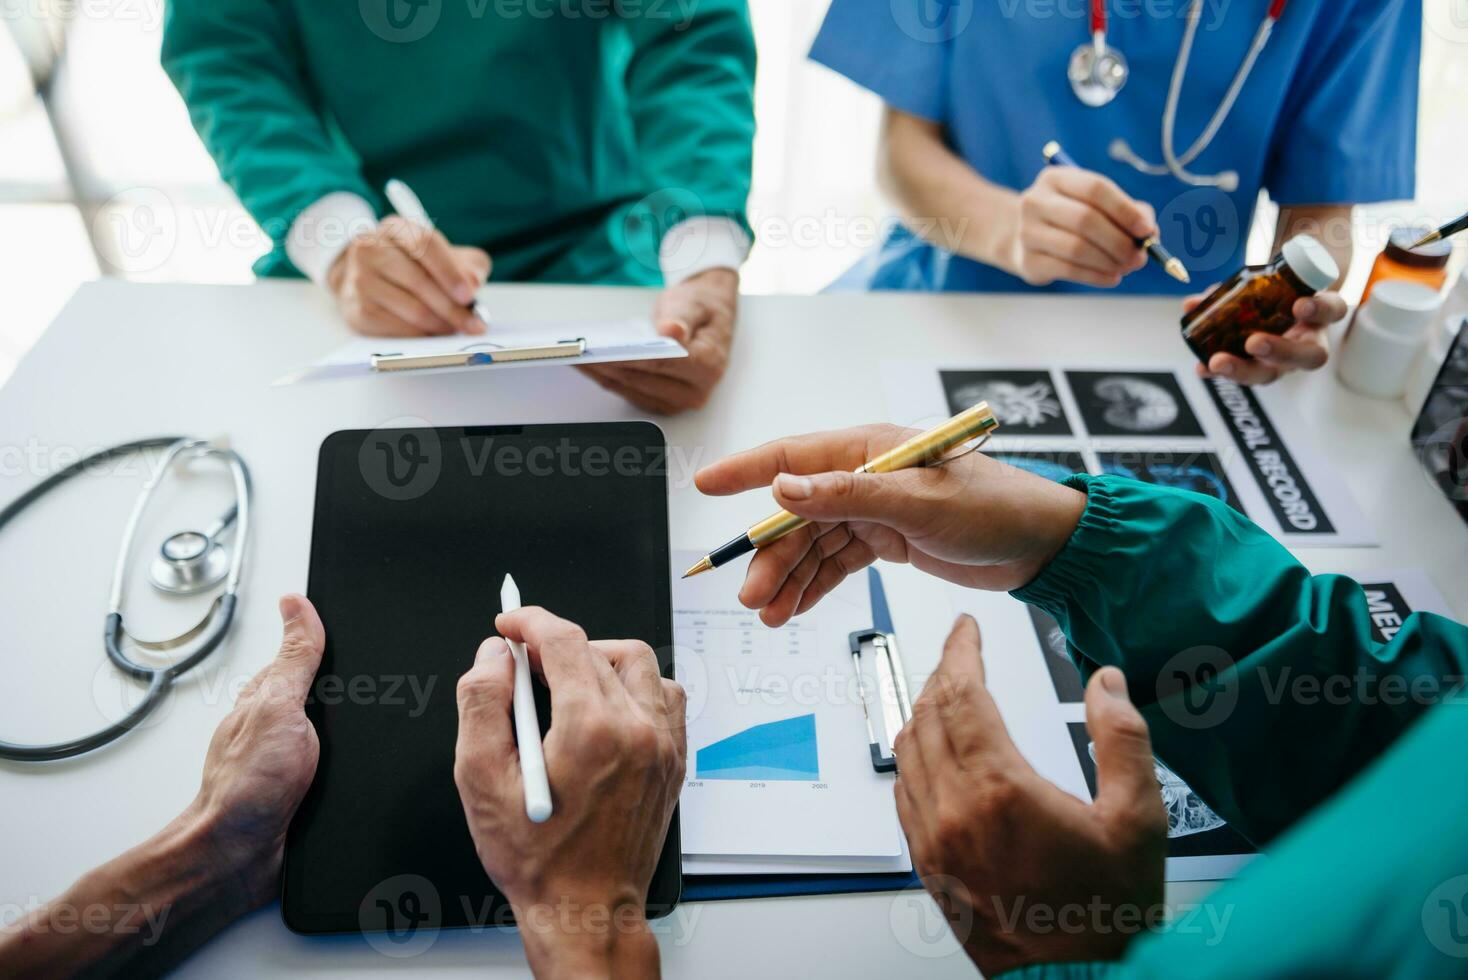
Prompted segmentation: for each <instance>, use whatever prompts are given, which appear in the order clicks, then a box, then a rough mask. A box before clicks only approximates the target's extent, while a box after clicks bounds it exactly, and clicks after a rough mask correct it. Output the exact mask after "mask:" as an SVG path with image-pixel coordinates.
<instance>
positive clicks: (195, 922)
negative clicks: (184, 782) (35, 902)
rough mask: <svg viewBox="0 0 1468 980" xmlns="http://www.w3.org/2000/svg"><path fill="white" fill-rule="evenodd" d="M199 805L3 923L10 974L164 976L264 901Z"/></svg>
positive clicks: (2, 954) (1, 951)
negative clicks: (228, 868)
mask: <svg viewBox="0 0 1468 980" xmlns="http://www.w3.org/2000/svg"><path fill="white" fill-rule="evenodd" d="M212 827H213V825H212V823H211V821H210V819H209V818H208V817H206V816H205V815H203V814H202V813H201V812H200V811H199V810H198V809H197V808H194V807H191V808H190V810H189V811H187V812H186V813H184V814H183V815H181V816H180V817H178V818H177V819H176V820H174V821H173V822H172V823H170V824H169V825H168V826H167V827H165V828H164V829H163V830H162V831H161V832H159V833H158V834H157V835H155V836H154V837H153V838H151V839H150V840H148V841H146V842H144V843H142V844H140V845H138V846H137V847H135V848H133V849H132V850H130V851H127V852H126V853H124V854H122V855H121V856H119V857H117V858H115V859H114V860H112V861H109V862H108V863H107V864H104V865H102V866H101V867H99V868H96V869H95V870H93V871H89V872H88V873H87V874H85V875H83V876H82V877H81V878H80V879H78V881H77V882H76V884H74V885H72V886H71V888H69V889H67V891H66V892H65V893H64V894H63V895H61V896H60V897H58V898H56V899H54V900H52V901H50V902H47V903H46V904H45V905H43V906H41V907H40V908H38V909H35V910H33V911H31V912H30V913H28V914H27V915H26V916H24V917H23V918H21V919H20V920H18V921H17V922H15V923H14V924H12V925H10V926H7V927H5V929H4V930H3V931H0V963H3V964H4V970H3V972H4V973H5V975H6V976H15V977H49V976H71V975H75V974H78V973H87V974H89V975H92V976H123V975H126V976H157V975H160V974H163V973H165V972H167V971H168V970H170V969H172V968H173V967H174V966H176V965H177V964H178V963H180V962H182V961H183V959H184V958H185V957H187V956H188V955H189V954H190V953H191V952H193V951H194V950H195V949H197V948H198V947H199V946H200V945H202V944H203V943H204V942H205V941H207V940H208V939H209V938H210V937H211V936H213V935H214V934H215V933H217V932H219V931H220V930H221V929H223V928H224V927H225V926H227V925H228V924H229V923H231V922H233V921H234V920H235V919H237V918H238V917H239V916H241V915H243V914H244V913H245V912H247V911H249V909H250V908H251V907H252V906H253V905H255V904H258V902H259V901H260V899H261V896H260V895H258V894H256V893H254V892H253V890H251V889H249V888H246V887H244V886H242V885H241V884H239V879H237V878H236V877H235V876H234V875H233V874H231V873H227V872H225V871H224V869H223V868H222V867H221V864H220V862H219V861H218V860H217V859H216V857H215V852H214V851H213V849H212V845H211V839H212V838H211V834H212Z"/></svg>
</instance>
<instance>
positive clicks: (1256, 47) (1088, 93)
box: [1066, 0, 1286, 192]
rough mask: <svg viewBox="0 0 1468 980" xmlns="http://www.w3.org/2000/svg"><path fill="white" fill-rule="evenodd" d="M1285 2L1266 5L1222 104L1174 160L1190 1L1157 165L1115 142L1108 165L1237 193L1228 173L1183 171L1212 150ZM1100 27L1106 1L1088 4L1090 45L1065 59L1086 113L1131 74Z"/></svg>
mask: <svg viewBox="0 0 1468 980" xmlns="http://www.w3.org/2000/svg"><path fill="white" fill-rule="evenodd" d="M1285 2H1286V0H1270V4H1269V9H1268V11H1267V12H1266V13H1265V15H1264V20H1263V21H1262V22H1261V23H1260V24H1259V30H1258V31H1256V32H1255V34H1254V40H1253V42H1252V43H1251V44H1250V45H1249V51H1248V53H1247V54H1245V55H1244V60H1243V62H1242V63H1241V64H1240V65H1239V70H1238V71H1237V72H1235V73H1234V80H1233V82H1232V83H1231V84H1230V85H1229V87H1228V91H1227V92H1226V93H1224V96H1223V101H1221V102H1220V103H1219V104H1218V109H1217V110H1216V111H1215V112H1214V113H1213V118H1211V119H1210V120H1209V121H1208V125H1207V126H1205V127H1204V128H1203V132H1202V133H1201V134H1200V135H1199V136H1198V138H1197V139H1196V140H1194V141H1193V145H1192V146H1190V147H1188V149H1187V151H1186V152H1184V153H1182V154H1181V155H1179V154H1178V153H1177V152H1176V151H1175V144H1174V138H1175V132H1174V131H1175V129H1176V127H1177V105H1178V100H1179V99H1181V98H1182V89H1183V78H1184V77H1185V76H1186V75H1187V73H1188V59H1189V58H1191V57H1192V53H1193V40H1194V38H1195V37H1196V36H1197V33H1198V20H1199V18H1200V17H1201V15H1202V12H1203V0H1192V2H1191V3H1190V4H1189V6H1188V20H1187V25H1186V26H1185V27H1184V28H1183V39H1182V43H1181V44H1179V45H1178V51H1177V60H1176V61H1174V62H1173V66H1172V81H1171V82H1170V83H1169V84H1168V87H1167V103H1166V105H1165V106H1164V108H1163V110H1162V163H1161V164H1155V163H1148V162H1147V161H1146V160H1143V159H1142V158H1141V157H1139V156H1138V155H1137V154H1136V152H1135V151H1133V150H1132V148H1131V146H1130V145H1128V143H1127V141H1126V140H1124V139H1121V138H1120V137H1118V138H1117V139H1115V140H1112V142H1111V146H1110V148H1109V149H1110V153H1111V157H1112V159H1114V160H1120V161H1122V162H1123V163H1126V164H1129V165H1131V166H1132V167H1133V168H1135V169H1136V170H1139V171H1141V172H1142V173H1144V174H1151V175H1152V176H1165V175H1167V174H1171V175H1172V176H1174V177H1176V178H1177V179H1178V180H1180V181H1182V182H1183V183H1185V184H1188V185H1190V186H1193V187H1217V188H1218V189H1219V190H1222V191H1225V192H1232V191H1235V190H1237V189H1238V186H1239V175H1238V173H1237V172H1235V171H1233V170H1225V171H1223V172H1222V173H1218V174H1212V175H1205V174H1195V173H1191V172H1190V171H1189V170H1188V169H1187V167H1188V164H1190V163H1192V162H1193V161H1194V160H1196V159H1197V158H1198V157H1199V156H1200V155H1201V154H1202V153H1203V151H1204V150H1206V149H1208V147H1209V146H1210V145H1212V143H1213V138H1214V137H1215V136H1217V135H1218V130H1219V129H1220V128H1221V127H1222V126H1223V121H1224V120H1225V119H1226V118H1228V114H1229V113H1230V112H1232V111H1233V107H1234V103H1235V102H1236V101H1238V97H1239V91H1240V90H1241V89H1242V88H1243V87H1244V83H1245V82H1246V81H1248V79H1249V75H1250V73H1251V72H1253V70H1254V63H1255V62H1256V61H1258V60H1259V54H1260V52H1262V51H1263V50H1264V46H1265V45H1266V44H1268V43H1269V35H1270V34H1271V33H1273V31H1274V25H1275V23H1276V22H1277V21H1278V20H1279V18H1280V15H1281V14H1283V13H1284V8H1285ZM1106 23H1107V11H1106V0H1091V41H1090V43H1088V44H1082V45H1081V46H1080V47H1078V48H1076V49H1075V51H1074V53H1072V54H1071V56H1070V65H1069V66H1068V67H1067V69H1066V75H1067V77H1068V78H1069V79H1070V87H1071V90H1072V91H1074V92H1075V94H1076V98H1078V99H1080V100H1081V102H1082V103H1084V104H1085V105H1088V106H1091V107H1092V108H1097V107H1100V106H1104V105H1106V104H1108V103H1109V102H1111V100H1112V99H1114V98H1116V95H1117V93H1118V92H1120V91H1121V89H1122V86H1124V85H1125V84H1126V83H1127V78H1128V77H1129V76H1130V74H1131V72H1130V70H1129V69H1128V68H1127V63H1126V58H1125V56H1123V55H1122V53H1121V51H1120V50H1118V49H1117V48H1116V47H1115V46H1111V45H1108V44H1107V43H1106Z"/></svg>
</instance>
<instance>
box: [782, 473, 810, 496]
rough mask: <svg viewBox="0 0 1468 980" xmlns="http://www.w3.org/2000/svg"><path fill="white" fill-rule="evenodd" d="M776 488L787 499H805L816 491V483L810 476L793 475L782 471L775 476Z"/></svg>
mask: <svg viewBox="0 0 1468 980" xmlns="http://www.w3.org/2000/svg"><path fill="white" fill-rule="evenodd" d="M775 488H776V489H777V490H779V491H780V495H781V496H782V497H784V498H786V499H787V500H805V499H807V498H809V497H810V495H811V494H813V493H815V490H816V485H815V484H814V483H813V482H811V478H810V477H808V476H792V475H791V474H789V473H781V474H780V475H779V476H777V477H775Z"/></svg>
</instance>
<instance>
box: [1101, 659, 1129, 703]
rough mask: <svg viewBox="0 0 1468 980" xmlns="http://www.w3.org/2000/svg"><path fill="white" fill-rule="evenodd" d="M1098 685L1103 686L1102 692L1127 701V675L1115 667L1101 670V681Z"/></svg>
mask: <svg viewBox="0 0 1468 980" xmlns="http://www.w3.org/2000/svg"><path fill="white" fill-rule="evenodd" d="M1098 683H1099V684H1100V685H1101V690H1103V691H1105V692H1106V693H1107V694H1109V695H1111V696H1112V697H1114V698H1120V699H1121V700H1123V701H1125V700H1127V695H1126V675H1125V674H1123V673H1122V672H1121V671H1120V670H1118V669H1116V668H1115V667H1103V668H1101V680H1100V681H1099V682H1098Z"/></svg>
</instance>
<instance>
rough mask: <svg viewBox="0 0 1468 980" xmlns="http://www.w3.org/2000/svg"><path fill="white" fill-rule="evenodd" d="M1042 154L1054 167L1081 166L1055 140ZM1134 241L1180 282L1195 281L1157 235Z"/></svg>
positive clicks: (1042, 150)
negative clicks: (1164, 246) (1163, 245)
mask: <svg viewBox="0 0 1468 980" xmlns="http://www.w3.org/2000/svg"><path fill="white" fill-rule="evenodd" d="M1040 152H1041V153H1043V154H1044V155H1045V162H1046V163H1048V164H1050V165H1051V166H1052V167H1077V166H1079V164H1077V163H1076V162H1075V161H1074V160H1072V159H1071V157H1070V154H1069V153H1066V152H1065V151H1064V150H1063V149H1061V148H1060V144H1059V143H1058V142H1056V141H1055V140H1051V141H1050V142H1048V143H1046V144H1045V145H1044V146H1043V147H1041V148H1040ZM1132 241H1133V242H1135V243H1136V246H1137V248H1145V249H1146V250H1147V257H1148V258H1150V259H1151V260H1152V261H1153V262H1156V263H1157V264H1158V265H1160V266H1162V268H1163V271H1165V272H1166V273H1167V274H1168V275H1169V276H1172V278H1174V279H1176V280H1177V281H1178V282H1192V281H1193V277H1192V276H1190V275H1188V270H1187V267H1186V266H1184V265H1183V264H1182V262H1181V260H1179V259H1178V257H1177V256H1176V255H1173V254H1172V253H1171V252H1169V251H1168V250H1167V249H1165V248H1163V247H1162V241H1161V240H1160V239H1159V238H1158V237H1157V236H1156V235H1153V236H1151V237H1150V238H1133V239H1132Z"/></svg>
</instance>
